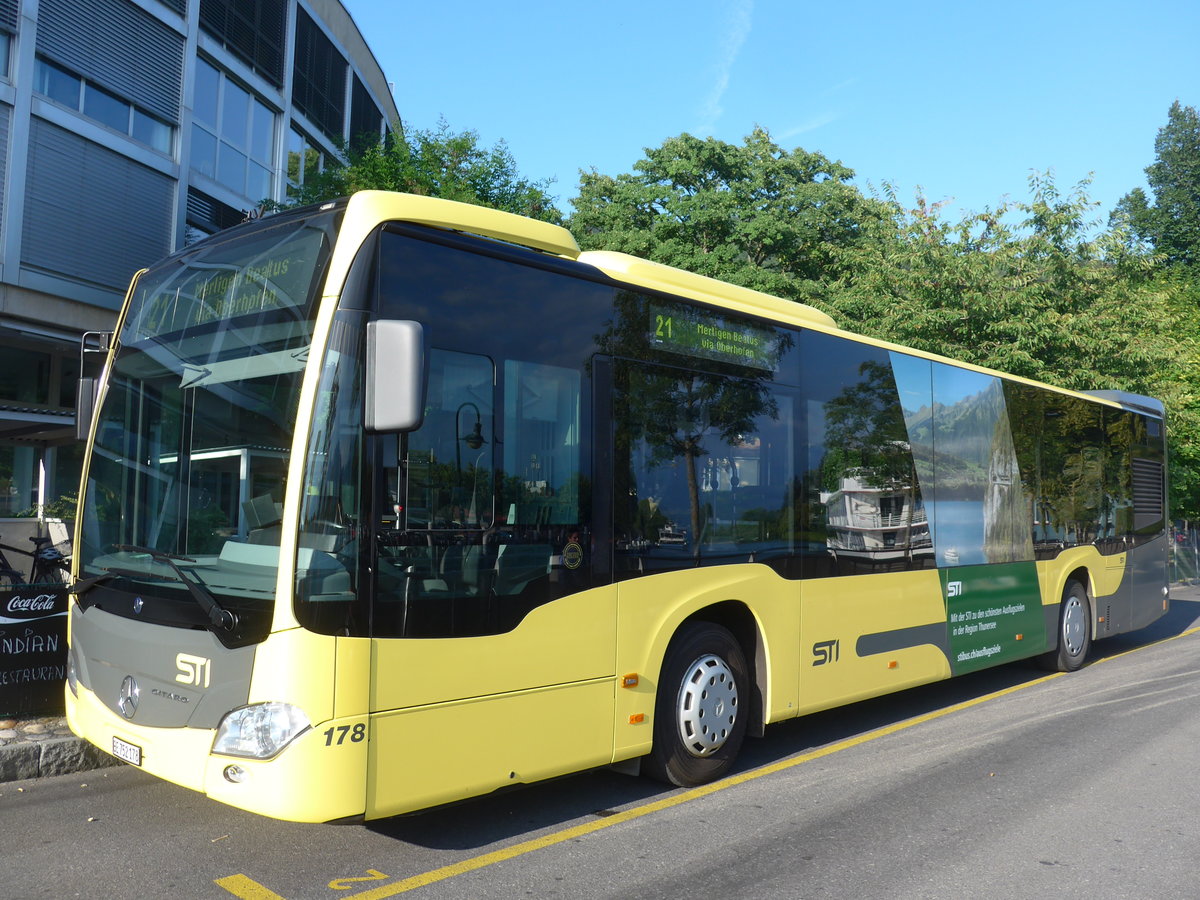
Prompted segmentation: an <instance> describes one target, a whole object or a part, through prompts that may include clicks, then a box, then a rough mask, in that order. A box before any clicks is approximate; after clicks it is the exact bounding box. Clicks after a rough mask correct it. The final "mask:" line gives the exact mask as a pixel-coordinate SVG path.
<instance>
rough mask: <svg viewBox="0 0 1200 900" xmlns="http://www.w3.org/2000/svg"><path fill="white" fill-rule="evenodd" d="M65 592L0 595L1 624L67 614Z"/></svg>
mask: <svg viewBox="0 0 1200 900" xmlns="http://www.w3.org/2000/svg"><path fill="white" fill-rule="evenodd" d="M66 601H67V598H66V593H65V592H55V593H38V594H32V593H31V594H13V595H12V596H10V597H8V598H4V597H3V595H0V624H2V623H6V622H8V623H11V622H24V621H27V620H29V619H44V618H46V617H47V616H65V615H66V614H67V602H66Z"/></svg>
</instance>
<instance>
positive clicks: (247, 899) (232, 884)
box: [216, 875, 283, 900]
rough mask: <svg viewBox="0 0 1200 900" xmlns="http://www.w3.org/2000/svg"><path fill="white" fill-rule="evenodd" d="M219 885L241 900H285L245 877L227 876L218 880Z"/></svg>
mask: <svg viewBox="0 0 1200 900" xmlns="http://www.w3.org/2000/svg"><path fill="white" fill-rule="evenodd" d="M216 883H217V885H218V886H219V887H223V888H225V890H227V891H229V893H231V894H233V896H235V897H240V898H241V900H283V898H282V897H280V896H279V895H278V894H277V893H275V892H274V891H271V890H268V889H267V888H265V887H263V886H262V885H261V884H259V883H258V882H257V881H255V880H253V879H252V878H247V877H246V876H245V875H227V876H226V877H224V878H218V879H217V882H216Z"/></svg>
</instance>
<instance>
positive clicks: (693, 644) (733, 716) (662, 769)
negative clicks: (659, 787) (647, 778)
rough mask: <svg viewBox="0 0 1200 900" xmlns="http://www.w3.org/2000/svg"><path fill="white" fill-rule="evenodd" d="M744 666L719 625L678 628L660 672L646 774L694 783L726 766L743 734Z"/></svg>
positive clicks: (729, 636) (746, 685)
mask: <svg viewBox="0 0 1200 900" xmlns="http://www.w3.org/2000/svg"><path fill="white" fill-rule="evenodd" d="M748 671H749V670H748V668H747V666H746V657H745V655H744V654H743V653H742V648H741V646H740V645H739V644H738V642H737V641H736V640H735V639H734V637H733V635H732V634H730V633H729V632H728V631H727V630H726V629H724V628H722V627H721V626H720V625H714V624H712V623H710V622H691V623H688V624H685V625H684V626H683V627H682V628H680V629H679V631H678V632H677V633H676V634H675V636H674V637H673V638H672V639H671V644H670V646H669V647H668V648H667V655H666V658H665V659H664V660H663V666H662V671H661V672H660V673H659V679H658V696H657V697H656V699H655V702H654V749H653V750H652V751H651V752H650V755H649V756H648V757H647V758H646V772H647V774H649V775H651V776H652V777H654V778H657V779H658V780H659V781H665V782H666V783H667V784H673V785H676V786H677V787H694V786H695V785H698V784H705V783H707V782H709V781H713V780H715V779H717V778H720V777H721V776H722V775H724V774H725V773H726V772H728V771H729V768H730V766H732V765H733V762H734V760H735V759H737V755H738V751H739V750H740V749H741V746H742V739H743V738H744V737H745V736H746V724H747V723H746V720H747V718H748V716H749V714H750V703H749V698H750V693H749V686H750V680H749V675H748Z"/></svg>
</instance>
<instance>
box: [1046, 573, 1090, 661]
mask: <svg viewBox="0 0 1200 900" xmlns="http://www.w3.org/2000/svg"><path fill="white" fill-rule="evenodd" d="M1091 646H1092V610H1091V605H1090V604H1089V603H1088V596H1087V591H1086V590H1085V589H1084V587H1083V585H1082V584H1080V583H1079V582H1078V581H1071V582H1068V583H1067V587H1066V589H1065V590H1064V591H1063V598H1062V605H1061V606H1060V607H1059V610H1058V649H1057V650H1051V651H1050V652H1048V653H1046V654H1043V655H1042V656H1041V657H1039V660H1038V661H1039V662H1040V663H1041V664H1042V667H1043V668H1046V669H1049V670H1050V671H1052V672H1074V671H1075V670H1076V669H1078V668H1079V667H1080V666H1082V665H1083V661H1084V660H1085V659H1087V655H1088V651H1089V650H1090V649H1091Z"/></svg>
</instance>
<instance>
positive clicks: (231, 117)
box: [221, 79, 250, 149]
mask: <svg viewBox="0 0 1200 900" xmlns="http://www.w3.org/2000/svg"><path fill="white" fill-rule="evenodd" d="M221 103H222V105H221V139H222V140H224V141H229V142H230V143H231V144H235V145H237V146H238V147H242V148H246V149H248V147H249V143H250V141H249V127H250V125H249V119H250V95H249V94H247V93H246V92H245V91H244V90H242V89H241V88H240V87H238V86H237V85H236V84H234V83H233V82H232V81H230V80H228V79H226V80H225V95H224V97H223V98H222V101H221Z"/></svg>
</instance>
